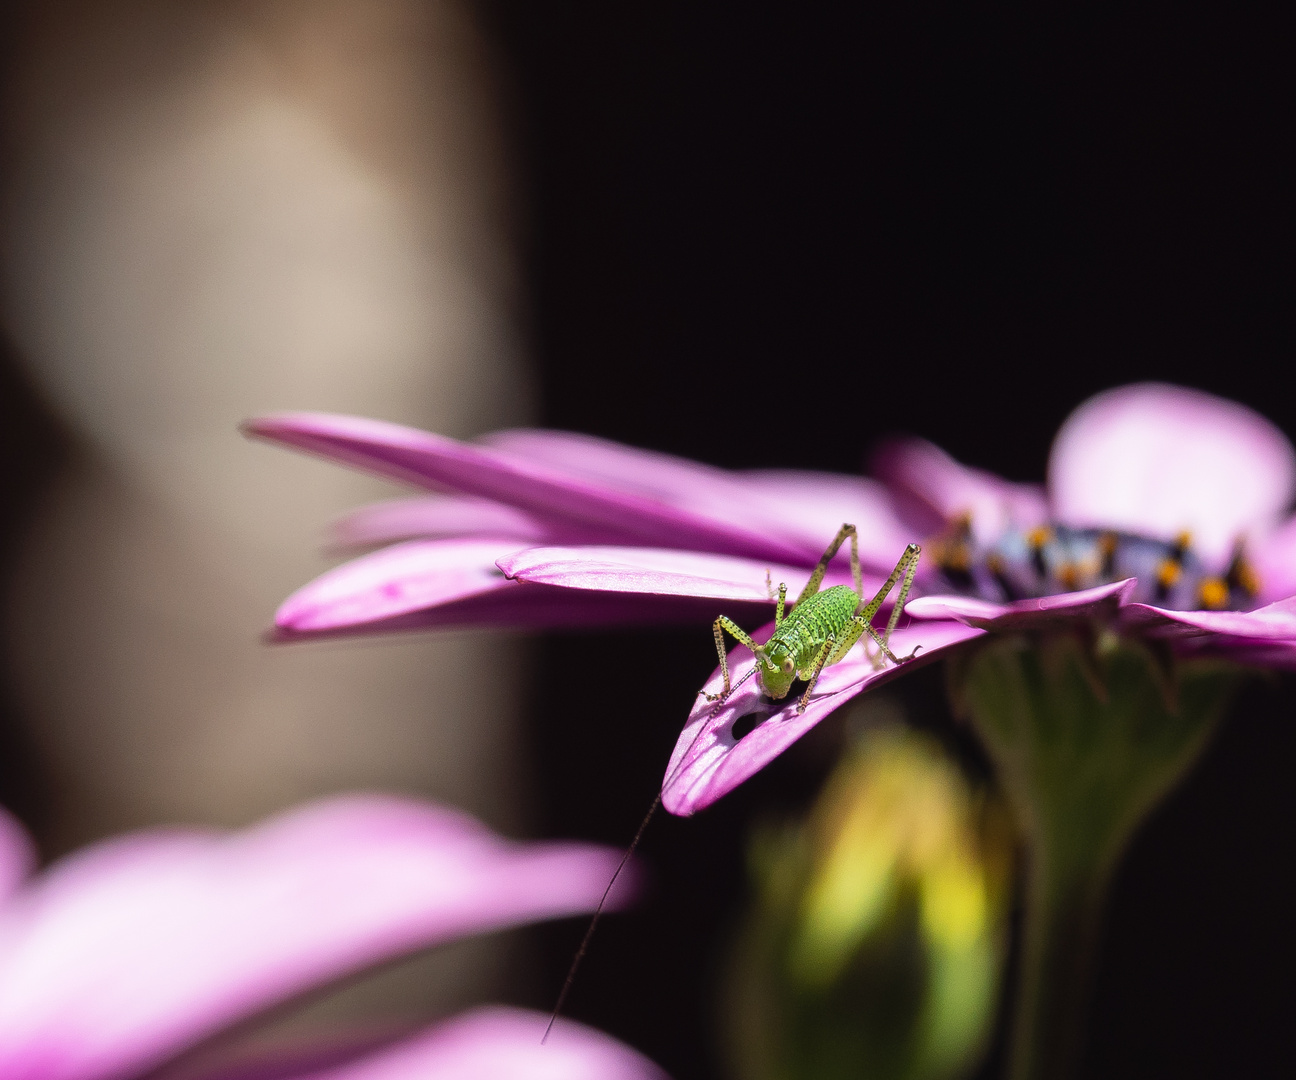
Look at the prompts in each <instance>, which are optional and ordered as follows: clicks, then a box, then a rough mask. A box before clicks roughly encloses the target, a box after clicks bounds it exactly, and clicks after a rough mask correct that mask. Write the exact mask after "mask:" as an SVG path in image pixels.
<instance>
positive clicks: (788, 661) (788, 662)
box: [782, 656, 796, 675]
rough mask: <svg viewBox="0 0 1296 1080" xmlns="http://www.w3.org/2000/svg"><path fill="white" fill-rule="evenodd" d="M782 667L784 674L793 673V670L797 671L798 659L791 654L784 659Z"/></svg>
mask: <svg viewBox="0 0 1296 1080" xmlns="http://www.w3.org/2000/svg"><path fill="white" fill-rule="evenodd" d="M782 668H783V674H784V675H791V674H792V672H794V671H796V661H795V660H793V659H792V657H790V656H788V657H785V658H784V660H783V664H782Z"/></svg>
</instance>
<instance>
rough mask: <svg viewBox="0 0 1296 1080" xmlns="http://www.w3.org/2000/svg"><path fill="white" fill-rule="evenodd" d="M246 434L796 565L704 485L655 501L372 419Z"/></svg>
mask: <svg viewBox="0 0 1296 1080" xmlns="http://www.w3.org/2000/svg"><path fill="white" fill-rule="evenodd" d="M246 430H247V431H248V433H249V434H251V435H255V436H259V437H261V438H265V439H271V440H274V441H276V442H280V443H284V444H286V445H289V446H295V447H297V448H299V449H302V450H307V451H311V452H313V453H317V454H321V455H323V456H325V457H328V458H331V459H332V460H335V461H342V462H345V463H347V464H350V465H355V466H357V467H359V468H363V469H366V470H368V471H370V472H375V473H378V474H379V475H381V476H387V477H390V478H392V479H396V480H403V481H406V482H408V483H413V484H417V485H419V486H420V487H425V488H431V489H433V490H442V491H457V492H461V493H464V494H468V495H476V496H482V497H485V498H487V499H492V500H494V501H496V502H500V503H505V504H507V505H510V506H514V507H517V508H519V509H521V510H526V511H529V512H531V513H533V514H535V515H537V516H538V517H540V518H542V519H544V520H546V521H553V522H556V523H558V524H560V525H562V526H563V527H564V528H567V529H571V530H575V531H579V530H585V531H586V532H588V533H589V534H590V537H591V538H592V539H595V540H604V541H605V540H607V539H608V538H609V537H617V538H625V539H628V540H635V541H637V542H639V543H644V544H653V545H658V546H661V547H675V548H688V549H696V550H704V551H705V550H711V551H718V552H723V553H727V554H736V555H747V556H749V557H751V558H757V559H774V560H776V561H781V562H792V563H796V562H801V561H803V560H804V559H805V557H806V556H805V552H804V551H803V550H802V547H801V546H800V545H797V544H791V543H788V542H787V541H785V540H781V539H780V538H779V537H778V536H776V535H773V534H770V533H769V532H768V531H762V530H760V529H756V528H751V527H748V526H747V525H746V524H745V523H744V514H743V509H744V498H743V496H742V492H741V488H740V487H739V486H737V485H734V486H733V487H732V488H730V487H729V486H725V485H722V486H721V490H717V489H716V485H715V484H713V483H711V481H710V480H708V479H706V478H705V477H702V478H699V477H694V478H693V479H692V480H687V479H681V481H680V484H681V486H680V487H679V488H678V489H677V490H676V491H675V492H674V497H673V498H672V499H671V500H670V501H664V500H663V499H662V498H661V497H659V496H654V495H647V494H642V493H639V492H635V491H630V490H627V489H626V487H625V486H624V485H613V484H610V483H609V482H607V481H605V480H603V479H601V478H591V477H589V476H586V475H581V474H579V473H577V472H576V471H574V470H573V469H570V468H558V467H556V466H553V465H550V464H547V463H546V462H544V461H543V460H541V459H540V457H539V456H538V455H535V454H532V455H525V456H524V455H523V454H520V453H515V452H508V451H505V450H501V449H498V448H496V447H491V446H479V445H472V444H469V443H461V442H457V441H455V440H454V439H448V438H445V437H444V436H440V435H433V434H431V433H430V432H425V431H418V430H416V429H414V428H407V427H401V426H400V425H397V424H386V423H382V422H380V421H377V420H365V419H361V418H359V417H348V416H332V415H328V414H323V413H289V414H282V415H279V416H272V417H266V418H263V419H260V420H255V421H252V422H250V423H249V424H248V425H246ZM626 453H634V452H633V451H629V450H626ZM648 456H649V457H651V455H648ZM698 468H701V467H698ZM578 534H579V533H578ZM828 539H831V537H829V538H828ZM824 544H825V546H826V545H827V540H825V541H824Z"/></svg>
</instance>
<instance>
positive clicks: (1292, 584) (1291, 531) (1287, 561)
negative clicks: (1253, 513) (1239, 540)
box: [1247, 517, 1296, 601]
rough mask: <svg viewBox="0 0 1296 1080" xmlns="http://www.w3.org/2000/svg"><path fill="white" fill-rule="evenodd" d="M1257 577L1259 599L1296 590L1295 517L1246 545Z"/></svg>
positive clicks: (1277, 596) (1279, 596)
mask: <svg viewBox="0 0 1296 1080" xmlns="http://www.w3.org/2000/svg"><path fill="white" fill-rule="evenodd" d="M1247 555H1248V557H1249V558H1250V559H1251V563H1252V566H1253V568H1254V569H1255V572H1256V575H1257V576H1258V577H1259V578H1260V599H1261V600H1266V601H1269V600H1281V599H1282V598H1283V597H1285V596H1291V595H1293V594H1294V593H1296V517H1293V518H1288V519H1287V520H1286V521H1284V522H1283V523H1282V524H1281V525H1279V526H1278V528H1276V529H1275V530H1273V532H1271V533H1268V534H1267V535H1264V536H1259V537H1256V538H1255V539H1254V540H1253V541H1252V543H1251V544H1250V546H1249V547H1248V548H1247Z"/></svg>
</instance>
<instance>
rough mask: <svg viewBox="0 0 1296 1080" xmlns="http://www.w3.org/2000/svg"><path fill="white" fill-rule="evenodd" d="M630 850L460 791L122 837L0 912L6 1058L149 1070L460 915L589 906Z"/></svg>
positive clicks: (459, 921) (59, 1066) (51, 1065)
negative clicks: (447, 801) (466, 803)
mask: <svg viewBox="0 0 1296 1080" xmlns="http://www.w3.org/2000/svg"><path fill="white" fill-rule="evenodd" d="M618 861H619V853H617V852H614V851H611V850H608V849H604V848H596V847H593V846H590V845H584V844H515V843H509V842H507V841H505V840H503V839H501V838H500V837H498V836H496V835H495V834H493V833H491V832H490V831H489V830H487V829H486V828H485V827H483V826H482V825H481V824H479V823H478V822H476V821H474V820H472V819H471V818H469V817H467V816H465V815H463V814H459V813H456V812H454V811H451V810H447V809H443V808H438V807H433V806H428V805H425V804H419V803H414V802H410V801H405V800H399V799H395V798H383V797H378V796H354V797H350V798H338V799H332V800H327V801H323V802H319V803H316V804H313V805H309V806H306V807H304V808H301V809H298V810H295V811H292V812H290V813H287V814H284V815H282V816H280V817H277V818H273V819H271V820H269V821H267V822H265V823H264V824H262V825H259V826H256V827H254V828H251V829H248V830H245V831H243V832H240V833H235V834H232V835H227V836H226V835H219V834H212V833H200V832H195V831H191V830H173V831H169V832H168V831H154V832H148V833H138V834H134V835H129V836H125V837H121V838H119V839H117V840H113V841H109V842H107V843H103V844H98V845H95V846H94V847H91V848H88V849H86V850H84V851H82V852H80V853H78V854H75V855H73V856H71V857H69V858H67V859H65V860H63V861H62V862H60V863H57V864H55V865H54V866H53V867H52V868H51V869H50V870H48V871H47V872H45V873H44V874H42V875H40V876H39V877H37V878H36V879H35V880H34V881H33V882H32V883H31V884H30V885H28V886H27V887H25V888H24V889H22V890H21V891H20V892H19V893H18V895H17V896H16V897H15V898H14V899H12V900H11V901H10V903H9V904H8V905H7V907H6V908H5V909H4V911H3V912H2V913H0V1074H2V1075H4V1076H5V1077H6V1078H12V1080H19V1078H32V1080H35V1078H36V1077H39V1078H40V1080H107V1078H109V1077H123V1076H128V1075H132V1076H133V1075H137V1074H138V1073H140V1072H142V1071H144V1070H146V1069H148V1068H151V1067H153V1066H154V1065H156V1064H158V1063H159V1062H161V1061H164V1060H166V1059H167V1058H168V1057H170V1056H172V1055H174V1054H175V1053H176V1052H178V1051H179V1050H181V1049H183V1048H184V1047H186V1046H188V1045H190V1044H192V1043H193V1042H195V1041H196V1040H198V1039H200V1038H202V1037H204V1036H207V1035H210V1034H211V1033H213V1032H215V1031H217V1030H219V1029H221V1028H223V1027H225V1026H227V1025H228V1024H230V1023H232V1022H233V1021H235V1020H238V1019H240V1018H242V1017H246V1016H248V1015H250V1014H253V1013H255V1012H258V1011H260V1010H262V1009H264V1008H266V1007H267V1006H269V1005H271V1004H273V1003H275V1002H278V1001H281V1000H283V999H285V998H287V997H289V996H292V995H295V994H298V993H300V992H302V991H304V990H307V989H309V988H311V987H314V986H317V985H319V984H321V983H324V982H327V981H330V980H333V979H336V978H338V977H340V976H342V975H344V974H347V973H350V972H353V971H356V970H359V969H361V968H363V967H367V966H370V965H372V964H375V963H378V962H381V961H383V960H386V959H390V958H392V957H394V956H397V955H400V954H403V953H406V952H409V951H412V950H414V949H419V948H424V947H426V946H429V945H433V944H436V943H439V942H443V941H448V940H451V939H453V938H457V937H460V936H462V935H464V934H469V933H476V932H480V931H485V930H491V929H496V928H501V927H506V926H512V925H517V924H519V923H523V922H529V921H532V920H535V919H543V918H555V917H560V916H566V915H573V914H576V913H579V912H584V911H588V910H590V909H591V908H592V907H593V906H594V905H595V904H596V903H597V902H598V899H599V897H600V895H601V894H602V892H603V889H604V888H605V887H606V885H607V882H608V880H609V877H610V875H611V872H612V870H613V868H614V867H615V866H616V864H617V862H618Z"/></svg>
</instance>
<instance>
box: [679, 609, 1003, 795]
mask: <svg viewBox="0 0 1296 1080" xmlns="http://www.w3.org/2000/svg"><path fill="white" fill-rule="evenodd" d="M773 629H774V627H773V624H772V623H771V624H769V625H768V626H766V627H764V628H762V630H761V631H759V632H757V633H756V634H755V635H753V636H754V637H755V638H756V640H757V641H764V640H765V639H766V638H767V637H768V636H769V634H770V633H771V632H772V631H773ZM983 632H984V631H981V630H978V629H975V628H973V627H969V626H964V625H963V624H962V623H958V622H916V623H914V624H913V625H912V626H910V627H908V628H906V629H902V630H897V631H896V632H895V633H894V634H893V635H892V638H891V648H892V650H893V651H894V652H895V653H896V655H897V656H905V655H907V654H909V653H911V652H912V651H913V650H914V649H915V648H916V647H918V646H921V647H922V651H921V652H919V653H918V655H917V656H916V657H915V658H914V659H913V660H910V661H907V662H904V663H902V664H900V665H899V666H898V667H897V666H896V665H894V664H890V663H887V664H886V665H885V666H884V667H881V668H876V667H874V665H873V663H872V662H871V661H870V660H869V659H868V657H867V656H865V655H864V646H863V645H862V644H861V645H857V646H856V647H855V648H854V649H853V650H852V651H851V654H850V655H849V656H848V657H847V658H846V659H845V660H842V661H841V662H840V663H838V664H834V665H833V666H832V667H829V668H825V669H824V671H823V675H822V677H821V678H820V679H819V684H818V685H817V686H816V687H815V692H814V696H813V697H812V698H811V699H810V703H809V705H808V706H807V707H806V711H805V712H804V713H802V714H801V715H799V716H798V715H797V712H796V706H797V701H798V700H799V695H798V696H793V695H789V696H788V698H786V699H785V700H783V701H780V702H771V701H769V700H768V699H766V698H764V696H763V695H762V694H761V692H760V689H759V687H758V686H757V685H756V680H755V678H750V679H748V680H747V681H746V682H745V683H743V685H742V686H738V687H736V688H735V690H734V691H733V693H732V694H731V695H730V696H729V698H728V700H727V701H725V702H723V703H719V704H717V703H713V702H708V701H706V700H705V699H704V698H702V697H701V696H699V697H698V699H697V703H696V704H695V705H694V706H693V711H692V713H691V714H690V715H689V719H688V723H687V724H685V725H684V730H683V731H682V732H681V733H680V737H679V740H678V741H677V742H676V744H675V751H674V753H673V754H671V760H670V764H669V765H668V766H667V768H666V779H665V781H663V783H662V805H663V806H664V807H665V808H666V809H667V810H668V811H670V812H671V813H672V814H679V815H682V816H687V815H689V814H693V813H696V812H697V811H698V810H701V809H703V808H704V807H707V806H710V805H711V804H712V803H713V802H715V801H716V800H717V799H719V798H720V797H721V796H723V795H725V794H727V793H728V792H730V791H732V790H733V789H734V788H736V787H737V786H738V785H739V784H741V783H742V782H743V781H744V780H747V779H748V778H750V777H751V776H753V775H755V774H756V773H757V772H759V771H760V770H761V769H763V768H764V767H765V766H766V765H768V764H769V763H770V762H771V761H773V760H774V759H775V758H776V757H778V755H779V754H781V753H782V752H783V751H784V750H786V749H787V748H788V747H789V746H791V745H792V743H794V742H796V740H797V739H799V738H801V736H802V735H804V734H805V733H806V732H807V731H809V730H810V729H811V728H812V727H814V726H815V725H816V724H817V723H819V721H820V720H822V719H824V718H825V717H826V716H828V715H829V714H830V713H832V712H835V711H836V710H837V709H839V708H841V706H842V705H844V704H845V703H846V702H847V701H849V700H850V699H851V698H853V697H855V695H856V694H859V693H861V692H862V691H864V690H866V689H868V688H869V687H871V686H875V685H877V684H879V683H883V682H887V681H889V680H890V679H893V678H896V677H897V676H900V675H904V674H906V673H907V672H909V671H911V670H912V669H913V668H914V667H915V666H921V665H922V664H925V663H927V662H928V661H930V660H934V659H936V658H937V657H938V656H939V655H940V654H941V653H942V652H943V651H944V650H945V649H948V648H951V647H952V646H955V645H960V644H962V643H963V642H966V641H970V640H972V639H973V638H976V637H979V636H980V635H981V634H982V633H983ZM752 664H753V661H752V659H751V653H750V652H748V651H747V650H746V649H743V648H742V647H741V646H740V647H739V648H737V649H735V650H734V652H733V653H731V654H730V660H729V665H730V668H731V669H732V671H733V675H734V679H735V681H736V680H737V679H739V678H741V677H742V676H743V675H745V674H746V673H747V672H748V671H750V670H751V667H752ZM721 685H722V684H721V679H720V669H719V668H717V669H716V670H715V671H714V672H713V673H712V675H711V678H710V679H708V680H707V684H706V686H705V688H704V689H706V691H707V692H708V693H716V692H718V691H719V689H720V687H721ZM753 716H755V717H756V718H757V719H758V720H759V722H758V723H756V725H755V727H753V728H752V729H751V730H750V731H748V732H747V733H746V734H745V735H742V736H741V737H740V738H735V737H734V725H735V723H739V722H742V723H743V724H746V723H749V722H750V721H749V720H748V718H750V717H753Z"/></svg>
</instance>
